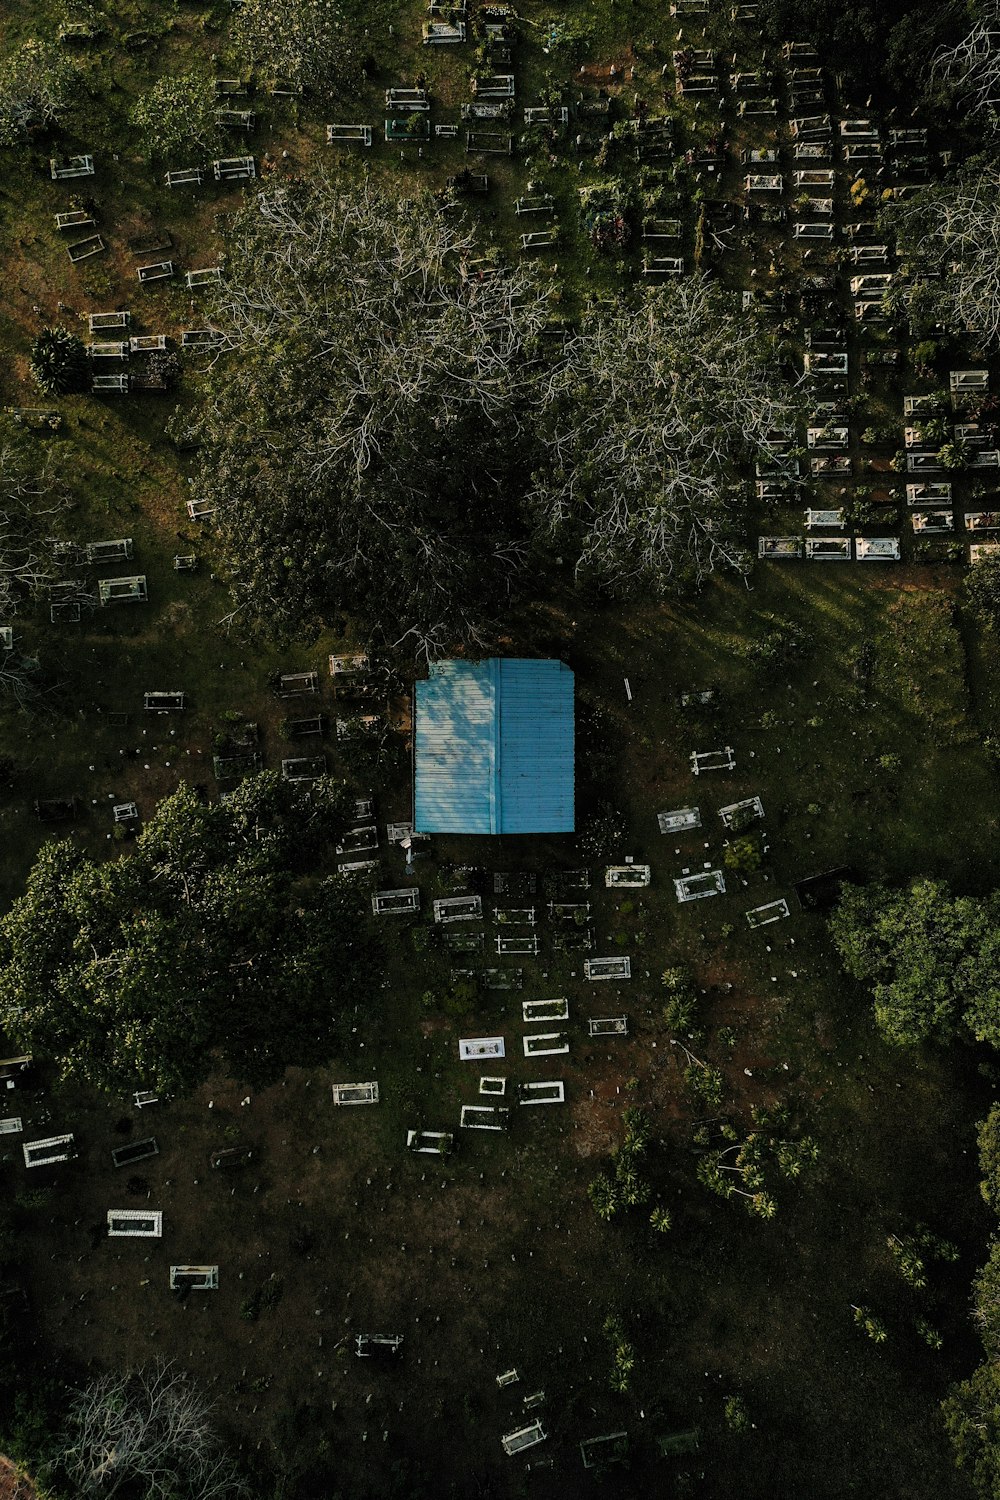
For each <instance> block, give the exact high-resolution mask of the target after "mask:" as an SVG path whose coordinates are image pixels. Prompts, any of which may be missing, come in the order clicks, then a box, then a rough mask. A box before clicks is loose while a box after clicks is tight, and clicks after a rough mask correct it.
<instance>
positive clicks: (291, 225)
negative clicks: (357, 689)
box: [197, 176, 546, 649]
mask: <svg viewBox="0 0 1000 1500" xmlns="http://www.w3.org/2000/svg"><path fill="white" fill-rule="evenodd" d="M473 252H474V244H473V240H472V237H471V235H470V234H469V233H468V232H467V230H466V229H465V228H464V227H463V226H462V225H461V224H459V223H458V222H457V221H456V220H455V219H454V218H452V217H445V216H443V215H442V213H441V212H440V211H439V209H438V207H437V206H436V205H435V204H434V202H433V200H431V199H430V198H429V197H422V198H418V199H413V200H408V201H406V202H403V203H398V202H396V201H395V200H394V199H391V198H389V197H387V196H386V195H385V194H384V193H383V192H382V191H381V190H380V189H378V188H377V187H375V186H374V185H373V184H371V183H370V182H367V181H361V182H358V183H350V182H347V181H345V180H340V181H337V180H332V179H328V178H326V177H323V176H319V177H317V178H315V179H314V180H312V181H310V182H298V183H293V184H291V185H286V184H282V185H279V186H274V187H268V188H266V189H264V190H263V191H261V192H258V193H257V194H256V195H255V196H254V197H252V198H250V199H249V200H248V202H247V204H246V205H245V207H244V208H243V209H242V210H241V211H240V213H239V214H238V215H237V216H236V220H235V223H234V225H233V229H232V232H231V234H230V237H229V243H228V254H227V271H226V279H225V284H224V286H223V287H222V288H221V289H220V293H219V296H218V298H217V303H216V306H215V310H214V321H215V323H216V325H217V326H218V327H219V328H220V329H221V330H222V331H223V333H224V335H225V339H226V349H225V352H223V353H222V354H221V355H219V356H218V358H217V360H216V362H215V364H214V366H213V368H212V370H211V371H210V373H209V375H208V377H207V393H206V399H205V403H204V406H203V409H202V413H201V418H200V428H199V430H200V434H201V437H202V439H203V443H202V448H201V464H200V473H199V476H198V479H197V484H198V492H199V493H200V494H202V495H204V496H205V497H207V498H209V499H211V501H212V503H213V504H214V505H215V507H216V512H217V516H216V519H217V523H218V527H219V533H220V539H221V542H222V546H223V548H224V549H225V552H226V554H227V557H228V565H229V569H230V572H231V579H232V584H233V588H234V592H235V596H236V600H237V605H238V610H239V613H240V614H241V616H242V618H243V619H244V620H245V621H247V622H248V623H251V624H253V623H263V624H264V625H266V626H267V627H269V628H272V627H274V626H277V627H279V628H281V627H284V628H286V629H297V628H301V627H303V626H308V625H310V624H313V623H315V622H318V621H319V620H322V619H325V618H329V617H330V616H331V615H332V614H335V613H336V612H337V611H339V610H341V609H346V610H349V611H350V612H352V613H353V614H354V615H355V616H357V617H358V618H360V619H361V620H362V621H363V622H364V623H365V624H366V625H368V627H369V628H370V629H371V631H372V633H373V634H374V635H376V636H379V635H381V636H383V638H384V637H385V636H388V638H389V640H390V642H391V641H392V640H393V638H394V637H402V638H405V637H407V636H410V638H411V639H412V640H413V642H414V643H415V645H417V646H418V647H421V646H423V647H425V648H428V649H434V643H437V649H441V646H442V645H443V644H444V643H445V642H450V641H452V640H454V639H462V638H464V639H477V630H478V627H479V624H480V622H481V621H483V620H484V619H486V620H488V621H489V620H491V619H492V620H495V618H496V615H497V613H498V611H499V609H500V601H501V600H502V599H503V598H504V597H505V595H506V592H507V590H508V589H509V587H510V586H511V582H512V577H513V575H514V574H515V573H516V571H517V568H518V566H519V563H520V561H521V559H522V556H523V550H524V526H523V523H522V520H521V517H520V514H519V497H520V493H521V491H522V489H523V477H522V471H523V470H524V466H525V454H524V449H525V445H526V440H527V437H528V428H529V422H528V415H527V402H528V400H529V394H530V381H529V380H528V378H527V369H528V366H529V365H530V362H531V360H532V358H533V357H534V355H533V344H534V340H535V336H536V334H537V333H538V330H539V328H540V327H541V325H542V323H543V321H544V319H545V313H546V302H545V297H544V295H543V293H542V291H541V290H540V287H539V285H538V284H537V281H536V278H535V275H534V273H533V272H531V271H530V270H528V269H525V268H517V269H515V270H511V271H508V270H504V269H501V268H500V267H499V266H495V265H493V264H492V263H489V262H487V261H481V262H479V263H478V264H473Z"/></svg>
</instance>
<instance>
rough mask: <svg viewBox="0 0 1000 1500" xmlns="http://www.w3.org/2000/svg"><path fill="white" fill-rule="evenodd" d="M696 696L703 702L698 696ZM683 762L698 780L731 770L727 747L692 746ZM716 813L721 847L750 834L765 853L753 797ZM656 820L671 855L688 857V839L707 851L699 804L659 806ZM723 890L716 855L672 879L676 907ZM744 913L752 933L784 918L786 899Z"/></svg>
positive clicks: (759, 806) (759, 809)
mask: <svg viewBox="0 0 1000 1500" xmlns="http://www.w3.org/2000/svg"><path fill="white" fill-rule="evenodd" d="M687 696H691V695H687ZM697 696H698V697H699V699H700V700H701V701H704V697H705V695H704V694H700V695H697ZM682 701H683V700H682ZM689 765H690V769H691V774H692V776H695V777H698V778H700V777H702V776H705V775H711V774H713V773H716V772H722V773H726V772H728V773H732V772H734V771H735V770H736V754H735V751H734V750H733V748H732V746H731V745H724V746H721V747H720V748H718V749H712V750H692V752H691V754H690V757H689ZM716 815H717V817H718V818H719V821H720V823H721V825H722V833H723V839H722V848H723V851H725V850H726V849H728V848H730V847H731V845H732V844H733V842H734V841H735V840H737V839H741V838H746V837H747V836H750V837H751V838H753V839H754V840H755V841H756V843H757V845H758V847H759V855H760V857H761V858H764V857H766V856H767V854H768V853H769V852H770V845H769V843H768V834H767V832H766V828H765V822H764V804H763V802H762V801H761V798H760V797H759V796H757V795H752V796H749V797H743V798H741V799H740V800H738V801H736V802H728V803H725V804H724V805H723V806H722V807H719V808H718V809H717V810H716ZM656 822H657V827H658V829H659V832H660V833H661V834H662V835H663V836H665V837H668V838H673V839H677V840H678V841H679V842H678V843H677V844H676V845H675V847H674V855H675V856H676V857H678V858H684V857H685V855H686V857H687V858H689V859H690V858H691V855H690V853H687V851H686V849H685V843H688V844H689V843H690V840H691V839H692V838H696V839H700V840H701V842H702V846H703V849H704V850H706V851H710V850H711V840H710V839H708V840H705V839H703V838H702V835H703V834H704V833H705V832H706V831H707V830H706V826H705V824H704V822H703V816H702V809H701V807H700V806H699V805H696V804H692V805H688V806H687V807H676V808H668V809H665V810H664V811H663V812H660V813H657V815H656ZM723 863H724V861H723ZM728 878H729V883H730V885H732V884H733V881H734V879H735V880H737V881H739V883H740V885H741V886H742V887H743V888H746V887H747V886H748V885H749V881H748V880H747V879H746V878H745V877H744V876H743V875H740V874H736V875H735V877H734V875H733V874H732V873H731V872H730V873H729V877H728ZM761 878H762V880H763V881H764V882H768V881H769V880H770V874H769V872H768V871H767V870H762V871H761ZM726 894H727V873H726V871H725V870H724V869H722V868H720V867H719V863H718V861H717V860H716V859H704V860H702V861H701V865H700V867H699V865H698V864H697V863H696V862H694V861H692V863H691V864H688V865H684V866H682V867H681V870H680V872H679V874H678V875H677V876H675V877H674V895H675V896H676V899H677V901H678V903H679V904H681V905H686V904H687V903H688V902H692V901H704V900H708V899H710V898H711V897H713V896H724V895H726ZM744 916H745V918H746V921H747V925H748V926H749V927H750V929H751V930H752V931H756V930H757V929H758V928H761V927H769V926H770V925H771V924H772V923H773V922H781V921H784V920H786V919H787V918H788V917H790V916H791V910H790V907H789V904H788V898H787V897H785V896H778V897H775V898H773V899H772V900H769V901H765V902H763V903H761V904H758V905H756V906H752V907H749V908H747V909H746V910H745V911H744Z"/></svg>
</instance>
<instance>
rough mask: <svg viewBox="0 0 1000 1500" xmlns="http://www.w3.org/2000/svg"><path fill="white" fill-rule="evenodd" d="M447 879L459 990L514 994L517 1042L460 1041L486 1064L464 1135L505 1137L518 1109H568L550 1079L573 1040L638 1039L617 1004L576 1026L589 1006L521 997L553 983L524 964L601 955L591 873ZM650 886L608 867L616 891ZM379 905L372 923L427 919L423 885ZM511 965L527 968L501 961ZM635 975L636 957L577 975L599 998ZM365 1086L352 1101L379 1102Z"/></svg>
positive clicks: (446, 1137)
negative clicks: (605, 987)
mask: <svg viewBox="0 0 1000 1500" xmlns="http://www.w3.org/2000/svg"><path fill="white" fill-rule="evenodd" d="M441 874H442V877H443V880H444V882H445V883H446V884H447V886H448V887H449V888H450V889H451V890H452V891H454V894H451V895H447V896H440V897H435V898H433V902H432V913H433V929H432V930H433V932H434V934H435V935H436V938H437V940H438V945H439V946H440V947H442V948H443V949H444V950H445V952H446V953H447V954H448V955H454V958H455V959H457V960H458V961H459V962H458V964H457V965H456V967H454V968H452V969H451V974H450V977H451V983H452V985H453V987H456V988H457V987H463V986H464V987H471V990H472V991H476V992H490V991H493V992H498V993H501V994H503V993H508V994H510V995H511V997H512V998H511V1000H510V1002H508V1004H509V1005H510V1007H511V1012H512V1014H513V1015H515V1016H517V1018H518V1022H519V1026H520V1031H519V1034H518V1037H517V1040H516V1041H514V1042H513V1043H512V1040H511V1038H510V1037H509V1036H508V1035H505V1034H501V1035H489V1036H478V1035H477V1036H468V1037H462V1038H460V1039H459V1040H458V1042H457V1047H458V1059H459V1061H460V1062H461V1063H472V1064H478V1066H479V1068H480V1069H482V1071H481V1072H480V1073H479V1075H478V1084H477V1087H476V1089H475V1091H474V1093H473V1094H472V1097H471V1098H466V1099H465V1100H464V1101H460V1104H459V1117H458V1121H457V1130H458V1131H466V1130H478V1131H488V1132H493V1133H503V1132H505V1131H507V1130H508V1129H509V1128H510V1125H511V1122H512V1116H513V1113H514V1112H515V1111H516V1112H517V1113H520V1110H521V1109H523V1108H531V1107H537V1106H540V1105H556V1104H563V1103H564V1102H565V1101H566V1080H565V1078H563V1077H558V1076H548V1075H549V1073H550V1071H551V1070H552V1067H553V1059H557V1058H564V1059H565V1058H568V1056H569V1054H570V1051H571V1045H572V1037H573V1035H574V1034H576V1035H578V1036H581V1037H582V1036H585V1037H586V1038H587V1040H588V1041H591V1040H594V1039H598V1038H605V1037H607V1038H624V1037H627V1036H628V1034H629V1023H628V1017H627V1015H626V1014H625V1013H623V1012H622V1011H621V1010H620V1009H619V1008H618V1006H617V1005H616V1004H615V1003H614V1002H612V1004H611V1005H610V1006H609V1005H602V1004H601V1003H600V1001H599V1002H598V1004H597V1005H595V1004H594V1002H593V1001H592V1000H591V1001H590V1003H589V1005H587V1009H588V1010H589V1011H596V1012H597V1013H596V1014H589V1015H587V1016H586V1017H585V1019H584V1022H583V1025H581V1024H580V1023H577V1025H576V1026H574V1025H573V1024H572V1008H573V1007H575V1005H576V1004H577V1003H581V1002H578V1001H571V998H570V997H569V996H568V995H556V996H553V997H547V996H546V997H544V998H530V999H525V998H517V996H518V992H519V991H521V990H522V989H523V988H524V985H525V979H526V977H529V978H530V980H531V987H532V988H533V989H537V988H539V987H540V985H541V984H543V983H544V981H545V980H546V979H547V977H548V976H547V974H544V973H531V974H530V975H528V973H527V971H526V969H525V968H524V967H523V960H525V959H529V960H533V961H537V960H538V959H539V957H540V956H541V955H542V954H543V951H546V950H548V951H551V952H553V953H555V954H562V953H568V954H570V955H572V954H574V953H576V952H587V953H588V954H589V952H590V950H592V949H593V948H594V946H595V939H594V926H593V911H592V905H591V901H590V892H591V887H592V876H591V872H590V870H588V869H577V870H558V871H556V870H553V871H550V872H548V874H546V875H544V876H542V877H540V876H539V875H538V874H536V873H535V872H529V871H493V872H489V871H486V870H483V869H479V868H471V867H466V866H460V867H455V866H451V867H445V868H444V869H443V870H442V872H441ZM649 879H650V875H649V867H648V866H645V865H637V864H634V863H632V862H629V863H628V864H624V865H621V866H614V865H612V866H608V867H607V869H606V870H605V871H604V877H603V883H604V886H605V888H606V889H609V890H617V889H622V888H624V889H635V888H636V887H644V886H647V885H648V884H649ZM371 901H372V912H373V915H374V916H376V917H378V918H380V919H386V920H390V921H394V920H395V919H397V918H400V917H402V918H409V919H410V920H413V919H416V918H417V917H419V915H420V913H421V906H422V900H421V892H420V888H419V886H417V885H416V884H413V885H408V886H402V887H397V888H392V889H377V890H375V891H374V892H373V894H372V898H371ZM487 926H488V927H489V932H488V933H487V930H486V929H487ZM488 937H489V939H490V940H489V941H487V938H488ZM505 958H506V959H511V958H513V959H516V960H520V961H522V962H520V963H518V964H516V965H508V964H504V963H502V962H499V960H503V959H505ZM470 960H471V961H472V963H471V964H470ZM570 961H571V962H572V961H573V960H572V958H571V959H570ZM632 972H633V971H632V958H631V956H630V955H624V954H614V955H606V956H600V955H597V954H595V955H594V956H588V957H586V958H584V959H583V962H582V965H581V967H580V969H579V970H576V969H574V970H573V971H572V973H571V974H570V976H569V977H570V978H571V979H573V980H578V979H581V978H582V980H583V981H584V985H585V987H586V988H585V990H584V991H583V993H585V994H587V993H593V994H598V995H600V994H601V993H603V992H598V991H593V992H590V991H589V986H590V985H591V984H608V983H615V984H621V983H623V982H627V981H629V980H630V979H631V978H632ZM582 1003H584V1004H586V1001H584V1002H582ZM584 1026H585V1030H584ZM510 1056H514V1057H516V1058H517V1060H518V1064H517V1066H518V1069H519V1072H520V1074H521V1076H520V1077H519V1078H517V1079H512V1078H511V1077H510V1076H509V1074H508V1072H507V1071H506V1069H507V1060H508V1058H509V1057H510ZM539 1075H541V1076H539ZM358 1087H360V1086H358ZM366 1087H367V1088H368V1089H369V1093H368V1095H367V1096H366V1097H364V1098H362V1097H360V1096H358V1097H357V1098H356V1101H355V1099H354V1098H352V1100H351V1102H374V1100H375V1098H376V1097H377V1086H373V1085H369V1086H366ZM372 1090H374V1095H373V1093H372ZM338 1102H341V1101H339V1100H338ZM455 1142H456V1130H455V1128H451V1129H447V1128H440V1129H411V1130H410V1131H409V1132H408V1135H407V1141H406V1145H407V1148H408V1149H409V1150H410V1151H413V1152H414V1153H416V1154H420V1155H435V1156H447V1155H448V1154H450V1152H451V1151H452V1150H453V1149H454V1147H455Z"/></svg>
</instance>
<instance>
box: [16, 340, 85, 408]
mask: <svg viewBox="0 0 1000 1500" xmlns="http://www.w3.org/2000/svg"><path fill="white" fill-rule="evenodd" d="M31 373H32V375H33V376H34V378H35V384H36V385H37V386H38V388H39V389H40V390H43V391H44V392H45V394H46V395H47V396H63V395H66V394H67V393H68V392H69V391H83V390H86V389H87V387H88V386H89V384H90V375H91V370H90V362H89V361H88V359H87V351H86V348H85V347H84V343H83V340H82V339H81V338H79V337H78V336H77V335H76V334H75V333H70V331H69V329H68V328H63V327H61V326H60V327H56V328H43V329H42V331H41V333H40V334H39V335H38V337H37V338H36V339H35V340H34V341H33V343H32V345H31Z"/></svg>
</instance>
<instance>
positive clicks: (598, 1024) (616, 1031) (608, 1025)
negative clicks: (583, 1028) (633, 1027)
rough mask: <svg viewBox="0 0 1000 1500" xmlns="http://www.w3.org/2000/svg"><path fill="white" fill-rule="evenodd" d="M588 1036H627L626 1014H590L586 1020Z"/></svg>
mask: <svg viewBox="0 0 1000 1500" xmlns="http://www.w3.org/2000/svg"><path fill="white" fill-rule="evenodd" d="M587 1035H588V1036H628V1017H627V1016H603V1017H599V1016H591V1017H589V1018H588V1020H587Z"/></svg>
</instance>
